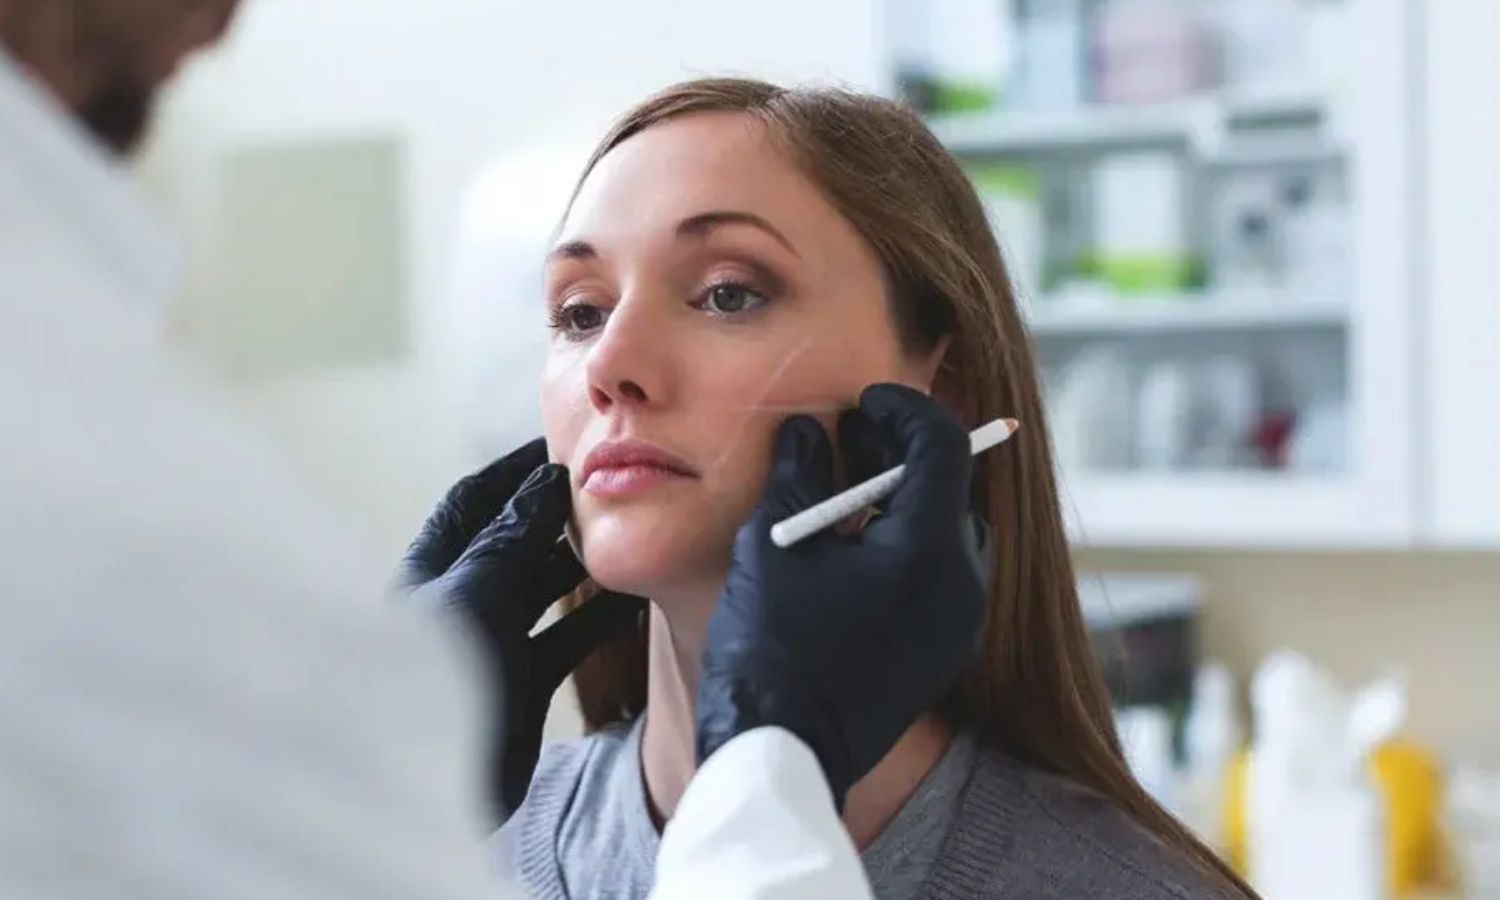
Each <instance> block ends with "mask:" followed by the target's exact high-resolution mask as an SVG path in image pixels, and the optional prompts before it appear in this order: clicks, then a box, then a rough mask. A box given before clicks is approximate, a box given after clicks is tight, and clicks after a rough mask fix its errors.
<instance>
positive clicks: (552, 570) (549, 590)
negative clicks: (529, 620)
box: [532, 541, 589, 618]
mask: <svg viewBox="0 0 1500 900" xmlns="http://www.w3.org/2000/svg"><path fill="white" fill-rule="evenodd" d="M588 575H589V573H588V570H587V569H585V568H584V567H583V563H582V562H581V561H580V560H579V559H578V557H577V556H576V555H574V553H573V548H572V547H570V546H568V542H567V541H557V542H555V543H553V545H552V549H551V550H549V551H547V556H546V559H545V560H544V561H543V562H542V565H541V568H540V570H539V571H538V572H537V576H536V586H537V590H536V603H535V604H534V609H533V610H532V612H533V614H534V616H535V618H541V616H542V613H544V612H546V611H547V607H549V606H551V605H552V604H553V603H556V602H557V600H558V599H559V598H561V597H562V596H563V595H564V594H566V593H568V592H569V591H571V590H573V589H574V588H576V587H578V585H580V584H582V583H583V580H584V579H585V578H587V577H588Z"/></svg>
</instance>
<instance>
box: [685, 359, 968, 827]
mask: <svg viewBox="0 0 1500 900" xmlns="http://www.w3.org/2000/svg"><path fill="white" fill-rule="evenodd" d="M839 433H840V443H841V446H842V447H843V448H844V450H845V457H846V459H847V460H849V461H850V463H851V465H852V466H856V467H859V468H863V467H867V466H881V465H886V464H891V463H894V462H897V461H904V462H905V463H906V477H905V479H904V480H903V482H902V484H901V486H900V487H899V488H898V489H897V491H896V493H895V494H893V495H892V496H891V497H890V498H888V499H887V501H886V502H885V503H884V504H883V510H884V511H883V514H882V515H880V516H878V517H877V518H875V519H874V520H872V521H871V522H870V523H869V524H868V525H866V526H865V528H864V529H863V531H862V532H861V533H860V534H858V535H856V536H841V535H839V534H836V533H835V532H834V531H833V530H832V529H829V530H826V531H823V532H820V533H819V534H816V535H813V536H812V537H809V538H807V539H805V540H803V541H802V542H800V543H798V544H796V545H794V546H792V547H790V548H787V549H782V548H780V547H777V546H776V545H775V544H774V543H772V542H771V535H770V530H771V525H772V524H774V523H775V522H777V521H780V520H781V519H783V518H786V517H787V516H790V515H792V514H793V513H797V512H800V511H802V510H804V509H806V508H807V507H809V506H812V505H813V504H815V503H817V502H819V501H820V500H824V499H826V498H827V497H829V496H830V495H831V493H832V492H831V487H830V486H831V481H832V474H833V447H832V445H831V444H830V442H829V439H828V436H827V434H826V433H825V432H824V430H823V427H822V426H821V425H819V424H818V423H817V421H815V420H813V419H811V418H808V417H806V416H796V417H793V418H791V419H788V420H787V421H786V422H785V423H784V424H783V425H782V427H781V430H780V432H779V433H778V435H777V443H776V452H775V459H774V461H773V463H772V468H771V475H770V482H769V484H768V485H767V488H766V493H765V497H764V499H763V500H762V502H761V504H760V506H759V507H757V508H756V510H755V513H754V514H753V516H752V517H751V519H750V521H749V522H748V523H746V525H745V526H744V527H743V528H742V529H740V532H739V534H738V536H737V537H736V540H735V544H734V551H733V559H732V562H731V563H730V567H729V577H728V581H727V582H726V584H725V588H724V593H723V594H722V595H721V596H720V598H719V603H718V606H717V607H716V609H715V610H714V613H713V615H712V617H711V619H710V620H709V626H708V640H707V645H706V649H705V652H704V658H703V675H702V679H701V680H700V682H699V685H698V708H697V716H698V756H699V760H700V761H702V760H704V759H707V758H708V756H709V755H710V754H712V753H713V752H714V751H715V750H717V749H718V748H719V747H721V746H723V745H724V744H725V743H726V742H728V741H729V740H730V739H731V738H733V737H734V736H735V735H737V734H740V733H741V732H744V731H747V730H749V729H751V728H755V727H758V726H762V725H779V726H781V727H783V728H786V729H788V730H789V731H791V732H792V733H794V734H796V735H797V736H798V737H799V738H801V739H802V740H803V741H805V742H806V743H807V744H808V745H809V746H810V747H811V748H812V750H813V752H814V753H815V754H816V755H817V758H818V761H819V763H820V764H821V765H822V767H823V772H824V774H825V775H826V776H827V778H828V783H829V786H830V787H831V788H832V789H833V794H834V797H835V801H836V802H837V803H838V804H839V805H840V807H842V805H843V799H844V796H845V794H846V793H847V791H848V789H849V787H850V785H852V784H853V783H854V782H855V781H857V780H859V778H861V777H862V776H864V775H865V774H866V773H867V772H869V771H870V769H871V768H873V767H874V766H875V764H876V763H877V762H879V761H880V759H881V758H882V757H884V756H885V754H886V753H887V752H889V751H890V749H891V747H893V746H894V745H895V742H896V740H897V739H898V738H899V737H900V736H901V735H902V734H903V733H904V732H905V731H906V729H907V728H908V727H910V726H911V724H912V723H913V722H914V721H916V719H917V717H918V716H920V715H921V714H922V713H924V712H926V711H927V710H929V709H931V708H932V707H933V705H934V704H935V703H937V701H938V700H939V699H940V698H941V697H942V695H943V694H944V693H945V692H946V691H947V690H948V689H949V688H950V687H951V686H952V685H953V683H954V681H955V680H956V679H957V677H958V675H959V673H960V671H961V670H962V669H963V667H964V665H965V664H966V663H967V662H969V660H970V659H971V658H972V656H973V654H974V651H975V649H976V647H977V646H978V642H979V636H980V631H981V627H982V624H983V621H984V615H985V577H984V572H985V567H984V566H983V564H982V562H981V559H980V555H979V553H980V544H981V539H980V531H978V530H976V529H977V528H978V527H979V526H977V525H976V522H975V520H974V519H973V517H972V516H971V515H970V514H969V480H970V473H971V465H972V464H971V461H970V455H969V439H968V434H967V432H966V431H965V430H964V428H963V427H962V426H961V425H960V424H959V423H958V421H957V420H956V419H955V418H954V417H953V416H952V415H950V414H949V413H948V412H946V411H945V410H943V409H942V408H941V407H939V406H938V405H937V404H936V403H935V402H933V401H932V400H931V399H930V398H928V397H927V396H926V395H924V394H922V393H920V392H918V391H915V390H912V389H910V388H906V387H901V386H897V385H876V386H874V387H871V388H869V389H868V390H866V391H865V392H864V394H863V396H862V397H861V398H860V406H859V408H858V409H857V410H851V411H849V412H847V413H845V414H844V415H843V417H842V418H841V420H840V422H839ZM851 474H852V475H853V476H854V477H855V478H863V477H868V476H869V475H873V474H875V472H874V471H854V472H852V473H851Z"/></svg>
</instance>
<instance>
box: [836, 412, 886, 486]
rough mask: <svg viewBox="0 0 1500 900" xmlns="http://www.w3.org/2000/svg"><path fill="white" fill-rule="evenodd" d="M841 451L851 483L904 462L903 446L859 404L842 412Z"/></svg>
mask: <svg viewBox="0 0 1500 900" xmlns="http://www.w3.org/2000/svg"><path fill="white" fill-rule="evenodd" d="M839 453H840V454H841V455H842V456H843V459H844V473H845V475H846V476H847V477H848V480H849V483H850V484H851V485H855V484H859V483H860V482H862V481H868V480H869V479H871V478H874V477H875V476H876V475H879V474H880V473H881V472H884V471H885V470H887V469H890V468H893V467H895V466H897V465H900V463H901V446H900V445H899V444H897V443H896V442H895V440H894V439H893V438H892V437H891V436H890V435H888V434H887V433H886V431H885V430H884V429H882V428H881V427H880V426H879V425H877V424H876V423H875V421H874V420H873V419H871V418H870V417H869V416H867V415H865V412H864V410H862V409H859V408H858V407H855V408H854V409H846V410H844V411H843V412H842V413H840V414H839Z"/></svg>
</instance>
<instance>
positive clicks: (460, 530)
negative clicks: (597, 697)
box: [398, 439, 645, 823]
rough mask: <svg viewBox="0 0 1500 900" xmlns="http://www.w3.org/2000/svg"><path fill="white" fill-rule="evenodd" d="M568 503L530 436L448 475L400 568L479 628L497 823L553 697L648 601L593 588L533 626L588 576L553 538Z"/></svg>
mask: <svg viewBox="0 0 1500 900" xmlns="http://www.w3.org/2000/svg"><path fill="white" fill-rule="evenodd" d="M570 509H571V495H570V492H569V488H568V470H567V469H565V468H563V467H562V466H559V465H554V464H549V463H547V449H546V444H545V443H544V442H543V441H542V440H541V439H537V440H535V441H532V442H531V443H530V444H527V445H526V446H524V447H522V448H521V449H519V450H517V451H515V452H514V453H511V454H510V455H509V456H506V457H504V458H503V459H501V460H499V461H498V462H495V463H493V464H492V465H490V466H489V467H488V468H486V469H484V470H482V471H480V472H478V473H476V474H474V475H470V476H469V477H467V478H465V479H463V480H462V481H460V482H459V483H458V484H457V485H455V486H454V487H453V489H452V490H450V491H449V492H448V495H447V496H446V497H444V498H443V501H442V502H441V503H439V504H438V506H437V509H436V510H434V511H433V513H432V515H431V516H429V517H428V519H427V522H426V524H424V525H423V526H422V530H421V531H420V532H419V533H418V534H417V537H416V539H415V540H414V541H413V542H412V545H411V548H410V549H409V550H407V552H406V556H405V558H404V559H403V560H402V564H401V572H400V574H399V576H398V579H399V581H400V583H401V584H402V585H403V586H405V587H406V588H408V589H411V590H412V591H413V592H414V593H415V594H416V595H418V596H419V597H423V598H429V597H430V598H431V599H433V600H434V601H435V602H437V603H438V604H440V605H442V606H444V607H447V608H451V609H453V610H456V611H458V613H459V614H460V616H461V618H462V619H463V621H464V622H465V623H466V624H467V625H468V626H469V630H470V631H471V632H472V634H473V635H474V636H475V638H477V642H478V644H479V647H480V660H481V663H482V665H483V669H484V672H485V675H486V677H487V680H488V684H489V688H490V690H491V691H492V694H493V709H494V719H493V723H492V728H491V734H490V744H489V753H488V759H489V766H488V768H489V778H490V790H491V802H492V803H493V804H494V807H495V812H496V814H497V815H498V818H499V822H501V823H503V822H504V821H505V820H506V819H508V818H510V816H511V815H512V814H513V813H514V812H515V811H516V809H517V808H518V807H519V806H520V805H521V801H522V800H524V799H525V798H526V791H527V789H528V788H529V787H530V785H531V776H532V773H533V772H534V771H535V770H536V762H537V756H538V755H539V753H540V752H541V743H542V724H543V723H544V722H545V720H546V718H547V709H548V707H549V706H550V705H551V702H552V695H553V694H554V693H555V692H556V691H557V688H558V687H559V685H561V684H562V681H563V679H564V678H566V677H567V676H568V673H570V672H572V671H573V670H574V669H575V668H577V667H578V664H579V663H581V662H582V661H583V660H584V658H586V657H587V656H588V655H589V654H590V653H591V652H593V650H594V649H595V648H597V647H598V646H599V645H600V644H601V643H603V642H604V641H606V640H607V639H609V638H610V637H612V636H614V635H615V634H618V633H620V632H622V631H624V630H626V629H628V628H629V627H631V626H632V625H634V624H635V623H636V622H638V621H639V616H640V613H641V612H642V611H643V610H644V609H645V601H643V600H641V599H640V598H638V597H628V596H625V595H622V594H609V593H605V594H600V595H598V596H596V597H594V598H593V599H591V600H589V601H588V602H587V603H585V604H583V605H582V606H581V607H579V608H578V609H577V610H575V611H573V612H572V613H569V614H568V615H565V616H563V617H562V618H561V619H559V620H558V621H557V622H556V623H554V624H553V625H551V626H549V627H548V628H547V629H546V630H545V631H542V632H541V633H539V634H537V635H536V636H535V637H532V636H531V631H532V629H533V628H535V627H536V624H537V622H538V621H540V619H541V617H542V614H543V613H545V612H546V611H547V608H548V607H550V606H551V605H552V604H553V603H554V602H556V601H557V599H558V598H560V597H562V596H563V595H564V594H566V593H568V592H569V591H571V590H572V589H574V588H575V587H577V586H578V585H579V583H580V582H582V581H583V578H584V576H585V574H586V573H585V572H584V568H583V564H582V563H580V562H579V561H578V558H577V557H576V556H574V554H573V551H572V549H571V548H570V547H569V546H568V544H567V543H566V542H559V540H558V539H559V538H560V537H561V536H562V533H563V525H564V524H565V523H566V522H567V519H568V514H569V510H570Z"/></svg>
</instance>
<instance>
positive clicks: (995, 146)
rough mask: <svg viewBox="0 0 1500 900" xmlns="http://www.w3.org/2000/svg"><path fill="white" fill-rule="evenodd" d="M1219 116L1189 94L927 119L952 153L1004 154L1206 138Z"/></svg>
mask: <svg viewBox="0 0 1500 900" xmlns="http://www.w3.org/2000/svg"><path fill="white" fill-rule="evenodd" d="M1220 121H1221V120H1220V118H1219V116H1218V115H1217V110H1216V109H1215V107H1214V105H1213V104H1211V103H1209V102H1206V101H1194V100H1189V101H1181V102H1174V103H1165V104H1159V105H1152V106H1150V107H1140V108H1132V107H1107V106H1098V107H1095V106H1080V107H1077V108H1076V109H1059V110H1035V111H1032V110H1013V111H1001V112H994V113H952V114H946V115H940V116H934V117H933V118H932V119H931V121H930V124H931V126H932V129H933V132H934V133H936V134H937V136H938V138H939V139H941V140H942V141H943V143H944V144H946V145H947V146H948V147H949V148H950V149H952V150H953V151H954V152H955V153H959V154H961V155H973V156H1006V155H1022V154H1037V153H1045V152H1050V151H1056V150H1067V149H1078V148H1092V149H1097V148H1101V147H1139V146H1154V145H1161V144H1168V145H1170V144H1186V143H1193V142H1195V141H1207V140H1208V139H1209V138H1211V136H1212V135H1213V133H1214V132H1215V130H1216V129H1217V127H1218V124H1219V122H1220Z"/></svg>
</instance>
